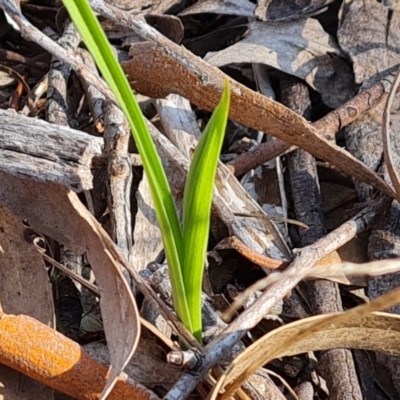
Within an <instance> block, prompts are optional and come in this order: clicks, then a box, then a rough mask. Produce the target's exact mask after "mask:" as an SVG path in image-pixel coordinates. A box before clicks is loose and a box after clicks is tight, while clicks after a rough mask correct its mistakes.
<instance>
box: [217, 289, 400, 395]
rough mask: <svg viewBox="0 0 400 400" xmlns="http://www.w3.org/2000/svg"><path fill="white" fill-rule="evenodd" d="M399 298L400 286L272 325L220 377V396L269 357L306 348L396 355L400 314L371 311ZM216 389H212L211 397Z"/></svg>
mask: <svg viewBox="0 0 400 400" xmlns="http://www.w3.org/2000/svg"><path fill="white" fill-rule="evenodd" d="M398 302H400V290H397V291H394V292H391V293H389V294H386V295H384V296H382V297H380V298H379V299H377V300H375V301H373V302H371V303H370V304H368V305H362V306H359V307H356V308H354V309H352V310H349V311H346V312H343V313H335V314H327V315H319V316H315V317H310V318H305V319H302V320H300V321H297V322H293V323H291V324H288V325H285V326H283V327H281V328H278V329H275V330H274V331H272V332H270V333H269V334H267V335H265V336H263V337H262V338H261V339H259V340H257V341H256V342H255V343H253V344H252V345H251V346H250V347H248V348H247V349H246V350H245V351H244V352H243V353H241V354H240V355H239V356H238V357H237V358H236V359H235V360H234V361H232V363H231V364H230V366H229V367H228V368H227V371H226V373H225V374H224V375H223V376H222V377H221V379H222V380H223V384H222V385H221V384H217V386H219V387H221V386H222V389H225V392H224V394H223V396H222V399H229V398H230V396H231V395H232V394H233V393H234V391H235V390H236V389H237V388H238V387H239V386H240V385H241V384H242V383H243V382H244V381H245V380H246V379H247V378H248V377H249V376H250V375H251V374H253V373H254V372H255V371H256V370H257V369H258V368H260V367H261V366H263V365H265V364H267V363H268V362H270V361H271V360H273V359H275V358H280V357H287V356H293V355H295V354H300V353H306V352H309V351H318V350H328V349H335V348H357V349H365V350H374V351H381V352H385V353H388V354H392V355H397V356H400V348H399V345H398V343H399V340H400V316H395V315H392V314H387V313H381V312H374V311H376V310H382V309H385V308H388V307H390V306H392V305H393V304H396V303H398ZM216 396H217V391H214V392H213V397H212V398H213V399H215V398H216Z"/></svg>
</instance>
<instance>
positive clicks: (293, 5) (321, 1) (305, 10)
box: [255, 0, 334, 21]
mask: <svg viewBox="0 0 400 400" xmlns="http://www.w3.org/2000/svg"><path fill="white" fill-rule="evenodd" d="M333 1H334V0H309V1H287V0H257V8H256V11H255V14H256V16H257V17H258V18H260V19H262V20H263V21H288V20H292V19H297V18H302V17H304V16H305V15H313V14H316V13H318V12H319V11H320V9H321V8H323V7H325V6H326V5H328V4H330V3H332V2H333Z"/></svg>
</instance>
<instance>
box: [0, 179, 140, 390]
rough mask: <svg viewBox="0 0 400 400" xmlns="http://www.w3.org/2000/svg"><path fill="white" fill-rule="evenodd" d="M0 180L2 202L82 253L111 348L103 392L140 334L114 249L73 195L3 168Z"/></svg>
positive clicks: (133, 348)
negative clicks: (98, 294) (92, 278)
mask: <svg viewBox="0 0 400 400" xmlns="http://www.w3.org/2000/svg"><path fill="white" fill-rule="evenodd" d="M0 181H1V186H0V204H1V205H4V206H6V207H8V208H9V209H11V210H12V211H13V212H14V214H16V215H18V216H19V217H20V218H21V219H23V220H27V222H28V223H29V224H30V226H31V227H32V228H33V229H35V230H37V231H39V232H41V233H43V234H45V235H47V236H49V237H51V238H53V239H55V240H57V241H58V242H60V243H62V244H64V245H65V246H67V247H69V248H71V249H73V250H74V251H76V252H79V253H84V252H86V254H87V257H88V260H89V262H90V264H91V266H92V268H93V271H94V273H95V276H96V281H97V285H98V287H99V289H100V291H101V298H100V307H101V313H102V316H103V321H104V329H105V334H106V338H107V343H108V347H109V350H110V358H111V371H110V374H109V380H108V382H107V387H106V388H105V392H104V394H106V393H107V392H108V391H110V390H111V389H112V387H113V385H114V383H115V381H116V379H117V377H118V375H119V374H120V373H121V371H122V370H123V369H124V367H125V366H126V364H127V363H128V362H129V360H130V358H131V357H132V355H133V353H134V351H135V348H136V346H137V343H138V340H139V336H140V321H139V314H138V310H137V307H136V303H135V300H134V298H133V296H132V292H131V290H130V288H129V287H128V285H127V283H126V281H125V279H124V277H123V275H122V273H121V271H120V269H119V266H118V264H117V262H116V260H115V257H114V255H115V254H118V249H117V248H116V246H115V245H114V244H113V243H112V241H111V239H110V238H109V236H108V235H107V234H106V233H105V231H104V230H103V229H102V227H101V226H100V224H99V223H98V222H97V221H96V220H95V218H94V217H93V216H92V215H91V214H90V213H89V211H88V210H87V209H86V208H85V207H84V206H83V204H82V203H81V202H80V200H79V199H78V197H77V195H76V194H75V193H73V192H71V191H68V190H67V189H65V188H63V187H61V186H58V185H56V184H52V183H47V184H44V183H40V182H31V181H29V180H24V179H18V178H16V177H13V176H10V175H8V174H6V173H4V172H2V171H0ZM120 257H121V256H120Z"/></svg>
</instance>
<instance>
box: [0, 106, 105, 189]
mask: <svg viewBox="0 0 400 400" xmlns="http://www.w3.org/2000/svg"><path fill="white" fill-rule="evenodd" d="M101 147H102V139H100V138H94V137H91V136H89V135H87V134H84V133H82V132H79V131H75V130H73V129H70V128H66V127H55V126H54V125H52V124H49V123H47V122H44V121H41V120H37V119H33V118H28V117H24V116H22V115H18V114H16V113H14V112H11V111H4V110H0V149H1V152H0V169H1V170H3V171H5V172H7V173H9V174H11V175H14V176H17V177H28V178H31V179H34V180H36V181H39V182H56V183H60V184H62V185H64V186H66V187H68V188H70V189H72V190H74V191H77V192H79V191H82V190H84V189H90V188H91V187H92V179H93V177H92V173H91V171H90V166H91V163H92V160H93V158H94V157H96V156H99V155H100V154H101Z"/></svg>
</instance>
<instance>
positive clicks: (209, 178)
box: [63, 0, 230, 341]
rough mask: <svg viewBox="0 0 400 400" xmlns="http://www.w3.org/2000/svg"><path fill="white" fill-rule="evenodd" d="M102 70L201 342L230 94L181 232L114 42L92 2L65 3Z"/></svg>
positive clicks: (196, 165) (202, 156)
mask: <svg viewBox="0 0 400 400" xmlns="http://www.w3.org/2000/svg"><path fill="white" fill-rule="evenodd" d="M63 2H64V5H65V7H66V9H67V10H68V12H69V15H70V17H71V19H72V21H73V22H74V23H75V25H76V27H77V29H78V31H79V33H80V34H81V36H82V39H83V41H84V42H85V44H86V46H87V48H88V49H89V51H90V53H91V54H92V56H93V58H94V60H95V62H96V64H97V66H98V68H99V70H100V72H101V73H102V75H103V77H104V79H105V80H106V82H107V83H108V85H109V87H110V89H111V90H112V92H113V93H114V95H115V98H116V100H117V102H118V104H119V105H120V107H121V109H122V111H123V112H124V114H125V116H126V118H127V120H128V122H129V124H130V127H131V131H132V135H133V137H134V139H135V142H136V145H137V148H138V150H139V153H140V156H141V158H142V161H143V167H144V170H145V172H146V175H147V178H148V180H149V186H150V190H151V195H152V198H153V202H154V207H155V211H156V215H157V219H158V223H159V226H160V230H161V235H162V238H163V243H164V249H165V254H166V258H167V262H168V268H169V274H170V279H171V286H172V296H173V301H174V307H175V311H176V313H177V315H178V317H179V318H180V319H181V321H182V322H183V324H184V325H185V326H186V327H187V329H188V330H189V331H190V332H192V333H193V334H194V335H195V336H196V338H197V340H199V341H201V284H202V276H203V270H204V263H205V257H206V251H207V243H208V235H209V226H210V213H211V202H212V193H213V186H214V180H215V174H216V168H217V164H218V158H219V154H220V151H221V146H222V141H223V138H224V133H225V128H226V123H227V118H228V110H229V99H230V90H229V84H228V82H226V84H225V90H224V93H223V96H222V99H221V102H220V103H219V105H218V106H217V108H216V109H215V111H214V113H213V115H212V117H211V119H210V121H209V123H208V125H207V127H206V129H205V131H204V133H203V135H202V138H201V139H200V142H199V145H198V147H197V149H196V151H195V154H194V158H193V162H192V165H191V168H190V171H189V175H188V178H187V182H186V185H185V193H184V209H183V215H184V217H183V226H182V228H181V226H180V224H179V220H178V216H177V212H176V208H175V205H174V201H173V198H172V193H171V188H170V186H169V184H168V180H167V177H166V174H165V171H164V169H163V167H162V164H161V160H160V157H159V156H158V154H157V150H156V147H155V145H154V142H153V140H152V138H151V136H150V133H149V130H148V128H147V125H146V121H145V119H144V117H143V114H142V112H141V110H140V108H139V105H138V103H137V101H136V99H135V97H134V95H133V93H132V89H131V87H130V85H129V82H128V80H127V79H126V77H125V74H124V72H123V70H122V68H121V66H120V64H119V62H118V60H117V59H116V57H115V55H114V53H113V51H112V48H111V46H110V43H109V41H108V39H107V37H106V35H105V33H104V31H103V29H102V28H101V25H100V23H99V21H98V20H97V18H96V16H95V15H94V13H93V11H92V9H91V7H90V5H89V3H88V1H87V0H64V1H63Z"/></svg>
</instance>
